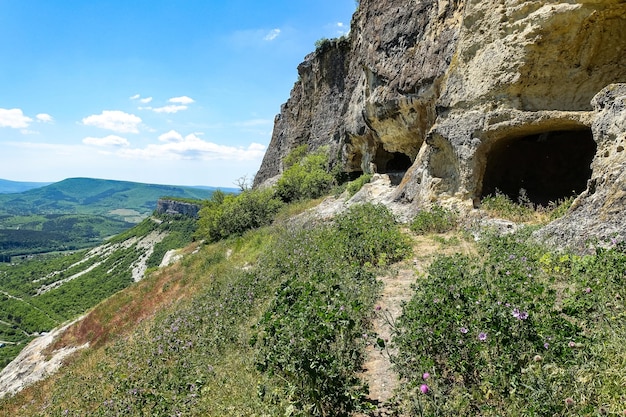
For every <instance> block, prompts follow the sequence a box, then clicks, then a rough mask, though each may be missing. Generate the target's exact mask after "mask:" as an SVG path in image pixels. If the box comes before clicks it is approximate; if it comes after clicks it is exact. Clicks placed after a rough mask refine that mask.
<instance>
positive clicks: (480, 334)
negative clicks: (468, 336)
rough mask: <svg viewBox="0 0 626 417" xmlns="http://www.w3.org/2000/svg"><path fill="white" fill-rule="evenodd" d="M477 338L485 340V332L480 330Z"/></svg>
mask: <svg viewBox="0 0 626 417" xmlns="http://www.w3.org/2000/svg"><path fill="white" fill-rule="evenodd" d="M478 340H480V341H481V342H484V341H485V340H487V333H485V332H480V333H479V334H478Z"/></svg>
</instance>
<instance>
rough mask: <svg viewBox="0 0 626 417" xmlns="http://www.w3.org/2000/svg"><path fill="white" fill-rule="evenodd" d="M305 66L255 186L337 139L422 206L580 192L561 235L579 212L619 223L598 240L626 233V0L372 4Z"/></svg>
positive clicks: (336, 151) (364, 167) (345, 159)
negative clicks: (623, 101)
mask: <svg viewBox="0 0 626 417" xmlns="http://www.w3.org/2000/svg"><path fill="white" fill-rule="evenodd" d="M298 70H299V74H300V80H299V81H298V82H297V83H296V84H295V86H294V89H293V90H292V93H291V97H290V98H289V101H288V102H287V103H286V104H285V105H284V106H283V107H282V108H281V113H280V115H278V116H277V118H276V124H275V128H274V133H273V136H272V141H271V143H270V146H269V148H268V151H267V154H266V155H265V158H264V161H263V163H262V166H261V169H260V170H259V172H258V174H257V176H256V178H255V185H256V186H258V185H260V184H262V183H263V182H265V181H268V180H269V179H270V178H272V177H275V176H277V175H280V174H281V172H282V169H283V167H282V159H283V158H284V157H285V156H286V155H287V154H288V153H289V151H290V150H291V149H293V148H294V147H296V146H298V145H301V144H304V143H306V144H308V145H309V148H310V149H311V150H313V149H317V148H318V147H320V146H323V145H328V146H330V148H331V155H333V158H332V161H331V163H332V164H333V165H334V164H340V166H341V167H342V169H343V170H344V171H345V172H353V173H355V174H356V173H360V172H378V173H383V174H384V173H389V174H392V178H398V181H396V184H398V183H399V186H398V187H397V189H396V191H395V194H394V196H393V199H394V200H395V201H397V202H402V203H404V204H407V205H409V206H411V207H413V208H414V209H415V210H417V209H418V208H419V207H422V206H427V205H430V204H432V203H433V202H442V201H443V202H445V204H452V205H455V206H456V207H459V208H462V209H465V210H472V208H473V207H478V206H479V205H480V201H481V199H482V198H483V197H484V196H485V195H488V194H491V193H494V192H496V191H499V192H503V193H505V194H507V195H509V196H510V197H511V198H513V199H516V198H519V197H523V198H527V199H529V200H530V201H532V202H534V203H537V204H547V203H548V202H550V201H558V200H560V199H563V198H566V197H569V196H571V195H581V196H580V198H578V200H577V202H576V204H575V205H574V209H573V210H572V212H571V213H570V214H569V215H568V216H567V217H566V218H565V219H563V220H562V221H560V222H559V223H558V230H559V233H560V235H561V236H563V237H565V236H571V235H572V234H577V233H579V232H580V230H577V229H576V227H577V224H576V223H577V220H575V218H576V216H575V213H580V214H579V215H582V213H587V214H589V215H593V216H595V218H597V219H603V220H602V221H603V222H604V221H605V220H606V222H607V224H611V225H613V226H611V227H612V229H611V228H604V229H601V228H598V227H592V228H591V229H586V230H590V234H591V236H589V237H593V236H596V237H597V236H600V237H601V236H604V235H605V233H608V232H609V231H611V233H621V234H624V231H625V230H626V224H625V222H624V221H623V220H622V219H621V218H620V216H619V215H618V214H617V207H623V203H624V201H623V200H622V199H621V197H619V196H620V195H622V194H621V193H623V190H624V188H625V187H626V185H625V184H626V183H625V178H624V164H623V163H622V162H619V157H620V156H621V154H623V153H622V152H621V151H620V152H618V151H617V149H618V147H619V146H623V145H619V144H618V143H617V142H619V140H620V139H619V138H622V137H623V135H624V123H623V118H624V114H623V113H620V112H619V111H618V107H619V103H618V101H619V94H618V93H617V92H618V91H621V87H619V86H614V87H610V88H609V90H605V88H607V86H609V85H611V84H619V83H626V3H625V2H624V1H618V0H579V1H568V2H552V1H520V0H498V1H495V0H488V1H477V0H471V1H469V0H467V1H462V0H457V1H454V0H438V1H434V0H433V1H418V2H416V1H408V0H377V1H374V0H362V1H361V2H360V5H359V7H358V9H357V11H356V12H355V14H354V16H353V19H352V25H351V32H350V35H349V36H348V37H346V38H344V39H341V40H335V41H330V42H327V43H325V44H324V45H323V46H322V47H320V48H318V49H317V50H316V51H315V52H314V53H312V54H310V55H309V56H307V57H306V58H305V61H304V62H303V63H302V64H301V65H300V67H299V68H298ZM601 91H602V93H601ZM607 91H610V92H611V93H607ZM599 93H600V94H599ZM597 94H599V95H598V96H597V97H596V95H597ZM594 97H596V98H595V99H594ZM610 103H613V104H610ZM601 120H602V121H601ZM600 125H602V126H609V125H610V126H612V127H611V129H612V130H610V129H609V130H610V132H609V130H607V129H608V128H602V127H600ZM611 141H612V142H611ZM609 142H611V145H610V146H609V145H608V144H607V143H609ZM607 146H608V147H609V148H611V149H610V150H609V155H610V156H609V157H605V156H604V154H605V153H606V149H605V148H606V147H607ZM398 173H400V174H399V175H398ZM588 185H589V186H588ZM591 194H593V195H594V198H590V197H589V196H590V195H591ZM609 195H611V196H613V197H609ZM600 200H602V201H604V203H602V204H600V203H598V202H597V201H600ZM620 204H621V206H620ZM590 205H592V206H593V207H595V208H591V206H590ZM585 207H587V208H585ZM581 210H583V211H581ZM592 213H593V214H592ZM578 224H580V223H578ZM547 230H552V231H556V230H557V228H556V226H554V227H552V228H548V229H547ZM588 234H589V233H588Z"/></svg>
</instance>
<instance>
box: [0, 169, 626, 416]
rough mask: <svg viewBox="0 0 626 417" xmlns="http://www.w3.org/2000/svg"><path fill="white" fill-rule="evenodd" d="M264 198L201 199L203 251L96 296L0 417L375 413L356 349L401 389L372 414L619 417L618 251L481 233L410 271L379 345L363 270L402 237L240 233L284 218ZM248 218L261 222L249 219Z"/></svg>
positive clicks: (443, 222) (370, 214)
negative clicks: (64, 360)
mask: <svg viewBox="0 0 626 417" xmlns="http://www.w3.org/2000/svg"><path fill="white" fill-rule="evenodd" d="M303 178H306V176H304V177H303ZM296 188H297V187H296ZM254 192H258V191H254ZM265 193H267V195H264V194H252V192H251V194H246V193H245V192H244V193H242V195H241V196H239V197H236V198H235V197H233V198H232V199H226V198H219V197H216V199H215V200H214V201H213V202H212V204H209V205H208V206H207V207H208V208H207V209H206V210H205V211H204V212H203V219H201V221H200V224H201V225H203V226H204V227H200V228H199V230H198V234H197V236H198V237H203V236H204V237H206V238H208V240H209V241H211V240H215V241H217V242H216V243H211V244H209V245H206V246H204V247H202V248H201V249H200V250H198V251H196V250H193V253H191V251H192V248H189V249H188V256H187V257H186V258H185V259H184V260H183V262H181V263H179V264H177V265H175V266H174V267H172V268H168V269H164V270H158V271H155V272H154V273H153V274H152V275H151V276H150V277H148V278H147V279H145V280H144V281H142V282H140V283H137V284H134V285H132V286H131V287H130V288H128V289H126V290H124V291H121V292H120V293H118V294H116V295H114V296H112V297H110V298H109V299H107V300H106V301H105V302H103V303H101V304H100V305H99V306H98V307H96V308H95V309H94V310H93V311H92V312H91V313H90V314H89V315H88V316H87V318H86V319H85V320H83V321H82V322H80V323H78V324H76V325H74V326H73V327H72V328H71V329H70V331H69V332H67V333H66V334H65V336H64V337H63V338H62V339H61V340H59V341H58V342H57V347H61V346H64V345H79V344H82V343H84V342H86V341H91V342H92V346H93V348H92V349H90V350H86V351H84V352H83V353H81V354H80V355H78V356H75V357H74V359H73V360H72V362H71V363H70V364H68V365H67V367H66V368H65V369H64V370H63V371H62V372H61V373H59V374H57V375H56V376H53V377H51V378H49V379H48V380H46V381H42V382H40V383H38V384H36V385H35V386H33V387H31V388H29V389H26V390H25V391H23V392H22V393H21V394H19V395H17V396H16V397H14V398H12V399H5V400H3V401H1V402H0V410H1V411H0V414H2V415H15V414H16V413H19V414H20V415H24V416H29V415H53V416H56V415H59V416H61V415H74V416H85V415H103V416H105V415H120V414H123V415H215V416H217V415H219V416H223V415H236V416H242V415H294V416H296V415H300V416H330V415H338V416H343V415H350V414H353V413H355V412H360V413H367V412H368V410H369V409H371V408H374V407H375V404H370V403H369V402H368V400H367V397H366V394H367V387H366V386H365V384H364V383H363V382H362V380H361V379H360V375H359V374H360V372H361V371H362V366H363V361H364V348H365V346H366V345H368V344H370V345H374V346H377V347H378V348H380V349H382V350H384V351H386V348H387V347H388V346H393V347H394V349H392V350H391V351H392V352H394V353H393V355H392V358H391V359H392V361H393V363H394V364H395V368H396V371H397V372H398V373H399V374H400V376H401V377H402V381H403V382H402V385H401V387H400V389H399V391H398V392H397V402H395V403H394V404H395V406H394V405H393V404H392V405H389V404H387V409H388V410H389V409H390V407H391V409H392V411H395V412H398V413H404V414H406V415H415V416H425V415H428V416H448V415H460V416H476V415H486V416H490V415H492V416H498V415H507V416H508V415H510V416H517V415H519V416H533V415H536V416H544V415H563V416H577V415H598V414H599V415H603V414H620V413H622V414H623V413H624V412H625V411H626V410H624V409H623V408H624V406H623V404H624V397H623V395H624V394H623V392H624V390H623V388H624V386H625V385H626V380H625V379H624V376H623V375H624V374H625V372H624V371H625V370H626V367H625V365H624V364H625V363H626V350H625V349H624V347H623V343H622V341H623V339H624V337H625V336H626V327H625V326H624V325H623V319H624V318H625V317H626V313H624V304H623V299H622V295H621V292H622V291H623V288H624V279H625V272H626V244H624V243H623V242H617V241H611V242H601V247H602V248H600V249H598V250H597V252H596V253H595V254H593V255H587V256H576V255H573V254H568V253H565V252H562V253H554V252H553V251H551V250H550V249H549V248H543V247H541V246H540V245H537V244H535V243H532V242H531V241H530V240H529V229H526V230H522V231H521V232H518V233H517V234H511V235H508V236H499V237H496V236H487V235H485V233H484V231H483V232H482V235H481V240H480V241H479V243H478V246H479V251H478V253H476V254H474V255H456V256H449V255H439V256H436V257H435V258H434V259H433V260H432V263H431V266H430V268H429V269H428V274H427V275H425V276H420V275H418V274H416V276H415V280H416V282H415V293H414V295H413V298H412V300H411V301H410V302H409V303H407V304H406V305H405V306H404V308H403V314H402V316H401V317H400V318H399V319H398V320H397V321H396V322H395V323H392V324H393V325H394V327H395V334H394V338H393V340H391V341H385V340H382V339H381V338H379V337H377V335H375V334H373V333H372V329H371V325H370V322H371V318H372V317H373V315H375V314H383V313H382V312H380V311H378V309H377V308H376V307H375V306H376V299H377V296H378V293H379V290H380V283H379V282H378V281H377V280H376V275H377V272H380V271H381V270H380V268H381V267H382V268H385V269H388V268H389V266H390V265H392V264H393V263H394V262H396V261H397V260H399V259H402V258H403V257H406V256H407V254H408V251H409V249H408V248H409V247H410V245H409V242H408V241H407V239H409V237H410V235H407V234H408V233H409V232H405V233H407V234H403V233H401V232H400V230H399V228H398V225H397V224H395V221H394V219H393V216H392V215H391V214H390V213H389V211H388V210H387V209H385V208H384V207H381V206H373V205H369V204H365V205H361V206H352V207H351V208H350V209H348V211H346V212H344V213H343V214H341V215H338V216H337V217H336V219H335V220H334V221H332V222H330V223H313V224H304V225H302V222H290V221H288V220H283V221H281V222H280V224H281V225H277V224H275V225H274V226H270V227H262V228H260V229H255V230H253V231H250V230H249V229H251V228H255V227H258V226H260V225H262V224H269V223H271V221H272V219H274V218H276V217H275V216H278V217H279V218H280V217H281V214H280V212H283V213H284V212H286V211H290V212H291V210H292V209H291V208H289V207H288V209H287V210H285V209H284V208H280V205H279V204H277V205H276V207H278V208H280V210H281V211H280V212H278V209H277V208H276V207H275V208H272V209H271V210H267V209H268V207H267V206H264V205H263V204H264V203H265V204H268V205H269V206H270V207H273V205H274V204H276V203H275V202H276V201H279V200H278V199H276V198H275V197H274V196H273V195H272V194H271V192H270V191H265ZM259 201H262V202H264V203H259ZM298 204H299V205H298V207H302V206H301V205H300V204H301V203H298ZM235 208H236V209H237V211H236V213H237V215H238V216H239V217H238V219H237V223H236V224H238V225H239V226H237V227H233V228H230V229H221V231H220V233H221V235H219V236H217V235H215V234H212V233H213V232H211V230H212V229H211V228H210V227H207V225H209V226H210V225H214V226H215V225H218V224H221V222H220V221H216V220H215V219H216V218H217V219H220V217H219V216H224V214H223V213H224V212H226V211H227V210H234V209H235ZM264 210H267V211H264ZM232 213H235V211H233V212H231V215H233V214H232ZM259 213H261V214H259ZM204 216H207V217H204ZM258 216H260V218H263V219H265V220H264V221H263V222H256V221H252V220H253V219H255V218H259V217H258ZM221 220H226V218H225V217H222V218H221ZM457 220H458V217H457V216H456V214H455V213H453V212H450V211H448V210H446V209H443V208H440V207H435V208H434V209H433V210H431V211H430V212H426V211H425V212H422V213H420V215H418V216H416V218H415V220H414V221H413V222H412V224H411V225H410V226H411V229H412V230H413V232H412V233H418V234H424V233H432V232H436V233H437V232H441V231H444V230H452V229H454V228H455V227H456V228H460V227H461V226H460V225H456V224H455V223H456V222H457ZM203 222H205V223H204V224H203ZM214 226H211V227H214ZM215 227H216V226H215ZM218 230H219V229H218ZM447 233H448V235H447V236H449V239H455V240H457V241H458V240H459V239H464V234H463V231H461V232H458V233H450V232H447ZM407 236H409V237H407ZM121 238H123V237H120V239H121ZM220 239H221V240H220ZM439 240H441V242H442V244H445V242H446V239H444V238H439ZM448 241H449V240H448ZM602 245H603V246H602ZM386 272H388V271H386ZM394 407H395V408H394Z"/></svg>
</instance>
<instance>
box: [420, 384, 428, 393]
mask: <svg viewBox="0 0 626 417" xmlns="http://www.w3.org/2000/svg"><path fill="white" fill-rule="evenodd" d="M420 391H422V394H428V391H430V388H428V385H426V384H422V385H420Z"/></svg>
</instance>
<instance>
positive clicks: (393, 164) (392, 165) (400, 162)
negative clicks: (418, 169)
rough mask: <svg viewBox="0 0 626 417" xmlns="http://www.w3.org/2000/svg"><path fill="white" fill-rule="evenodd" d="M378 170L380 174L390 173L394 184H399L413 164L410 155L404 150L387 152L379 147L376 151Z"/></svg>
mask: <svg viewBox="0 0 626 417" xmlns="http://www.w3.org/2000/svg"><path fill="white" fill-rule="evenodd" d="M374 163H375V164H376V170H377V172H378V173H379V174H388V175H389V178H390V179H391V183H392V184H393V185H398V184H400V182H401V181H402V178H404V174H405V173H406V172H407V171H408V169H409V168H410V167H411V165H413V161H411V158H409V156H408V155H406V154H403V153H402V152H387V151H385V150H384V149H379V150H378V152H376V160H375V161H374Z"/></svg>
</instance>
